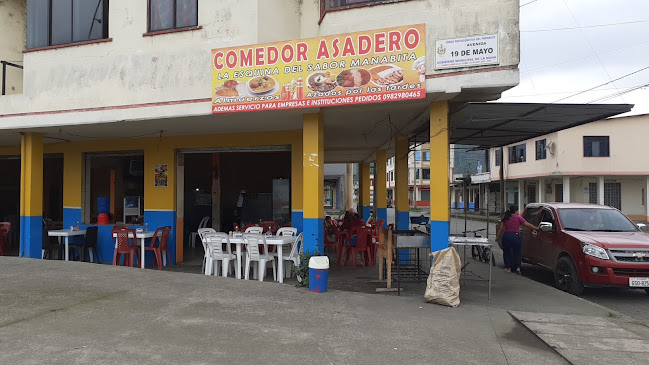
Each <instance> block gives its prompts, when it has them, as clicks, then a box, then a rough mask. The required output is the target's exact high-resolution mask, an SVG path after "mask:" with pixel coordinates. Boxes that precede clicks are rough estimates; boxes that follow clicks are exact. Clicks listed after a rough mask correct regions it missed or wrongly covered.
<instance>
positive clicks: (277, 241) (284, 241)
mask: <svg viewBox="0 0 649 365" xmlns="http://www.w3.org/2000/svg"><path fill="white" fill-rule="evenodd" d="M296 238H297V237H296V236H270V237H266V244H267V245H269V246H278V247H277V261H278V263H277V277H278V280H279V282H280V283H283V282H284V258H283V256H282V255H283V253H282V251H283V250H282V246H284V245H289V244H291V243H293V242H295V239H296ZM230 243H234V244H236V245H237V272H236V278H237V279H241V245H242V244H243V237H230ZM280 274H281V275H280Z"/></svg>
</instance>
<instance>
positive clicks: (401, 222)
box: [395, 211, 410, 230]
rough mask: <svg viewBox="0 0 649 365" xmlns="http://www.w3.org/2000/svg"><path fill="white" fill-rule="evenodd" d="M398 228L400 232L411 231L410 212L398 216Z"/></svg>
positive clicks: (400, 213) (399, 213) (398, 213)
mask: <svg viewBox="0 0 649 365" xmlns="http://www.w3.org/2000/svg"><path fill="white" fill-rule="evenodd" d="M396 216H397V217H396V223H397V224H396V225H395V226H396V227H397V229H399V230H407V229H410V212H399V211H397V214H396Z"/></svg>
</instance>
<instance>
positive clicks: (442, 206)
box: [430, 101, 466, 251]
mask: <svg viewBox="0 0 649 365" xmlns="http://www.w3.org/2000/svg"><path fill="white" fill-rule="evenodd" d="M448 136H449V119H448V102H447V101H439V102H432V103H431V104H430V240H431V242H430V244H431V251H439V250H442V249H444V248H447V247H448V236H449V171H448V170H449V144H448V141H449V139H448ZM465 204H466V203H465Z"/></svg>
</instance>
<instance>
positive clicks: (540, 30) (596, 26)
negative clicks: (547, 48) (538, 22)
mask: <svg viewBox="0 0 649 365" xmlns="http://www.w3.org/2000/svg"><path fill="white" fill-rule="evenodd" d="M647 22H649V20H635V21H630V22H620V23H608V24H594V25H584V26H576V27H565V28H551V29H532V30H521V33H538V32H556V31H562V30H574V29H588V28H601V27H612V26H618V25H627V24H638V23H647Z"/></svg>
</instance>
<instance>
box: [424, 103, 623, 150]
mask: <svg viewBox="0 0 649 365" xmlns="http://www.w3.org/2000/svg"><path fill="white" fill-rule="evenodd" d="M632 108H633V105H632V104H535V103H466V104H463V105H461V106H459V107H458V108H456V109H452V110H451V111H450V128H451V133H450V138H449V139H450V143H452V144H462V145H473V146H478V148H480V147H482V148H489V147H500V146H504V145H508V144H513V143H516V142H520V141H524V140H526V139H530V138H535V137H538V136H541V135H544V134H548V133H553V132H556V131H560V130H563V129H567V128H572V127H575V126H578V125H582V124H585V123H589V122H593V121H596V120H602V119H606V118H609V117H612V116H615V115H619V114H623V113H626V112H629V111H631V109H632ZM415 134H416V136H415V138H414V141H415V142H426V141H427V138H428V136H429V135H430V131H429V124H427V123H426V124H424V125H423V126H422V127H421V129H420V130H418V131H417V132H416V133H415Z"/></svg>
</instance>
